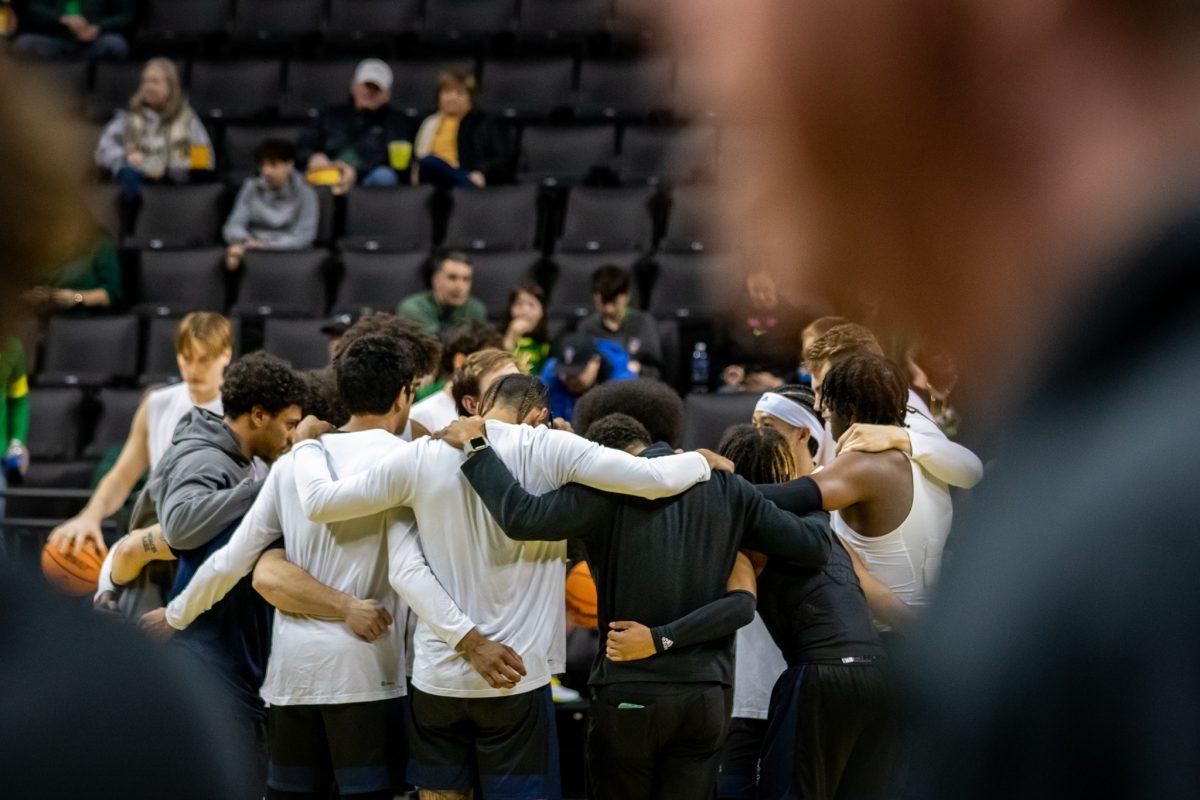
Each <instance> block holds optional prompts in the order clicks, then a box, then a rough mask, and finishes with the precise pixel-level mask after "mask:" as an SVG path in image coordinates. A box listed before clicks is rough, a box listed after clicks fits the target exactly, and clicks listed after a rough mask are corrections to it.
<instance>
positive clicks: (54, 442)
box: [28, 388, 84, 462]
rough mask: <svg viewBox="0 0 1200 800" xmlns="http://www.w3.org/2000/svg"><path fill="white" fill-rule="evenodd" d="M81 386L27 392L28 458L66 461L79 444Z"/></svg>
mask: <svg viewBox="0 0 1200 800" xmlns="http://www.w3.org/2000/svg"><path fill="white" fill-rule="evenodd" d="M83 427H84V405H83V390H82V389H73V388H72V389H34V390H33V391H31V392H30V393H29V442H28V444H29V455H30V460H31V461H33V462H37V461H42V460H45V461H69V460H70V459H73V458H78V457H79V451H80V448H81V446H82V445H83V437H84V433H83Z"/></svg>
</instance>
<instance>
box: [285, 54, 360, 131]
mask: <svg viewBox="0 0 1200 800" xmlns="http://www.w3.org/2000/svg"><path fill="white" fill-rule="evenodd" d="M357 65H358V61H357V60H355V59H338V60H336V61H293V62H291V63H290V64H288V71H287V92H286V93H285V94H284V98H283V102H282V103H281V104H280V109H279V113H280V115H282V116H284V117H286V118H288V119H304V118H307V117H315V116H317V115H319V114H320V113H321V111H322V110H323V109H324V108H326V107H327V106H331V105H333V104H334V103H341V102H344V101H347V100H349V99H350V83H351V81H352V80H353V79H354V68H355V67H356V66H357Z"/></svg>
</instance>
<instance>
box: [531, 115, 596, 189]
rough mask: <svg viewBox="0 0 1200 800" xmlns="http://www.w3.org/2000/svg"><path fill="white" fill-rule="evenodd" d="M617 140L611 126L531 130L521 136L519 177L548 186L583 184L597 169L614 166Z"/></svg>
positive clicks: (573, 126) (535, 128) (532, 128)
mask: <svg viewBox="0 0 1200 800" xmlns="http://www.w3.org/2000/svg"><path fill="white" fill-rule="evenodd" d="M616 139H617V135H616V129H614V128H613V127H611V126H608V125H572V126H570V127H545V126H531V127H528V128H526V129H525V132H524V133H523V134H522V135H521V158H520V161H519V163H518V178H519V179H520V181H521V182H522V183H533V182H538V183H542V184H545V185H547V186H553V185H557V184H564V183H565V184H576V183H582V182H583V181H584V179H585V178H587V177H588V174H589V173H591V172H592V170H593V169H598V168H603V167H608V166H609V165H610V163H611V162H612V159H613V153H614V151H615V150H616Z"/></svg>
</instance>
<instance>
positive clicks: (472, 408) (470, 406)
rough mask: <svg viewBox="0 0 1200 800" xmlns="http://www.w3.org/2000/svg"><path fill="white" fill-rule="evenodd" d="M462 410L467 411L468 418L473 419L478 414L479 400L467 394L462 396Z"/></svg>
mask: <svg viewBox="0 0 1200 800" xmlns="http://www.w3.org/2000/svg"><path fill="white" fill-rule="evenodd" d="M462 404H463V408H465V409H466V410H467V416H468V417H474V416H476V415H478V414H479V400H478V399H476V398H474V397H472V396H471V395H469V394H464V395H463V399H462Z"/></svg>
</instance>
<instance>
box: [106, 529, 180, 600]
mask: <svg viewBox="0 0 1200 800" xmlns="http://www.w3.org/2000/svg"><path fill="white" fill-rule="evenodd" d="M174 560H175V554H174V553H173V552H171V548H170V547H168V546H167V542H166V540H165V539H163V535H162V526H161V525H158V524H155V525H151V526H150V527H149V528H142V529H141V530H136V531H130V532H129V535H127V536H125V537H123V538H122V539H121V541H119V542H117V543H116V544H115V545H113V552H112V571H111V573H110V576H109V579H110V580H111V581H112V582H113V584H114V585H116V586H124V585H126V584H128V583H130V582H131V581H133V579H134V578H136V577H137V576H138V575H140V574H141V573H142V570H143V569H145V568H146V565H147V564H149V563H150V562H151V561H174Z"/></svg>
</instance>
